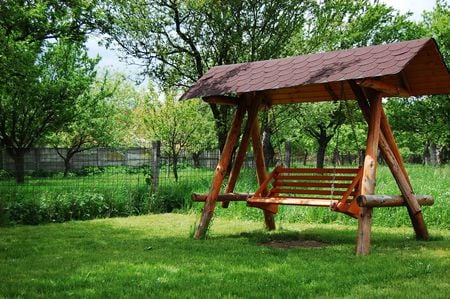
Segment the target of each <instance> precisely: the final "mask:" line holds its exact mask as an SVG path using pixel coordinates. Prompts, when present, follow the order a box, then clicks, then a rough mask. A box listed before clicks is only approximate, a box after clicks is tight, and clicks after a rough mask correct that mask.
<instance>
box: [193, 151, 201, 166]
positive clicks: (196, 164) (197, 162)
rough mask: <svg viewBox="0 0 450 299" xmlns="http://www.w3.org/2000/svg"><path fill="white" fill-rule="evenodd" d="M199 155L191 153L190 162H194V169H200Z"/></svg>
mask: <svg viewBox="0 0 450 299" xmlns="http://www.w3.org/2000/svg"><path fill="white" fill-rule="evenodd" d="M200 155H201V153H200V152H198V153H192V161H193V162H194V168H200Z"/></svg>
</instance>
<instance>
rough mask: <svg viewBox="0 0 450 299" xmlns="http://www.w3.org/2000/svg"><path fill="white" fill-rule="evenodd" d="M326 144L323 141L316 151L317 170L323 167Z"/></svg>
mask: <svg viewBox="0 0 450 299" xmlns="http://www.w3.org/2000/svg"><path fill="white" fill-rule="evenodd" d="M327 144H328V143H324V142H323V141H322V142H320V143H319V148H318V149H317V156H316V167H317V168H323V165H324V163H325V152H326V150H327Z"/></svg>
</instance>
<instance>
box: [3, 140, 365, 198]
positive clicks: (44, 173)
mask: <svg viewBox="0 0 450 299" xmlns="http://www.w3.org/2000/svg"><path fill="white" fill-rule="evenodd" d="M58 151H59V153H61V154H63V155H64V154H65V153H66V151H67V150H66V149H58V150H56V149H53V148H33V149H32V150H30V151H29V152H27V153H26V155H25V159H24V162H25V163H24V168H25V173H26V178H25V183H24V184H20V185H18V184H16V183H15V180H14V169H15V165H14V160H13V159H12V158H11V157H10V156H9V155H8V153H7V151H6V150H4V149H3V150H1V151H0V197H5V196H6V197H17V194H23V193H24V192H25V193H31V194H38V193H42V192H49V191H55V192H63V191H65V192H68V191H70V190H74V191H80V190H81V191H96V192H98V190H102V192H105V190H108V192H117V190H122V191H123V190H128V192H134V191H133V190H137V189H140V190H141V192H146V190H147V191H148V190H149V188H153V189H156V188H159V187H167V186H171V185H173V184H175V183H183V184H184V185H188V184H197V183H198V182H199V181H201V182H202V183H201V186H200V185H199V186H198V188H200V189H202V190H198V191H202V192H204V191H207V190H208V185H209V182H210V181H211V178H212V174H213V171H214V169H215V167H216V165H217V163H218V161H219V157H220V155H219V151H218V150H213V151H205V152H203V153H201V154H200V155H199V156H192V155H191V154H189V153H186V152H181V153H180V155H179V157H178V163H177V174H178V177H177V179H175V175H174V166H173V160H172V159H171V157H170V156H167V155H165V154H164V152H163V151H161V143H160V142H153V143H152V147H151V148H94V149H90V150H86V151H83V152H80V153H77V154H75V155H74V157H73V158H72V159H71V161H70V170H69V172H68V173H67V175H66V176H65V175H64V170H65V163H64V160H63V158H62V157H61V156H60V154H59V153H58ZM344 158H345V157H344ZM341 160H345V159H343V158H342V157H341ZM347 160H349V161H353V162H355V161H356V160H357V156H356V155H348V156H347ZM280 163H283V164H285V165H287V166H292V167H298V166H300V165H301V166H302V167H305V166H307V167H308V166H310V167H311V166H314V163H315V161H314V159H311V157H310V156H309V155H307V154H305V153H303V152H300V153H299V152H295V151H293V150H292V146H291V145H290V143H289V142H287V143H286V145H285V147H284V148H283V150H282V151H280V150H278V152H276V154H275V156H274V157H273V159H272V161H270V162H269V161H268V164H271V165H269V167H268V168H271V167H273V166H274V165H275V164H280ZM326 163H328V166H330V165H333V164H334V163H335V161H333V160H332V159H327V160H326ZM253 169H254V159H253V156H252V154H251V151H250V152H249V153H248V154H247V157H246V159H245V162H244V165H243V171H244V172H245V171H246V170H252V171H253ZM178 185H179V184H178ZM18 191H20V192H18ZM246 191H247V190H246Z"/></svg>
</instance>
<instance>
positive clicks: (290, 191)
mask: <svg viewBox="0 0 450 299" xmlns="http://www.w3.org/2000/svg"><path fill="white" fill-rule="evenodd" d="M331 191H332V190H325V189H323V190H317V189H288V188H278V187H276V188H273V189H272V190H271V191H270V192H271V193H287V194H317V195H331V194H332V193H333V195H343V194H344V193H345V191H339V190H334V191H333V192H331ZM350 195H354V192H352V193H350Z"/></svg>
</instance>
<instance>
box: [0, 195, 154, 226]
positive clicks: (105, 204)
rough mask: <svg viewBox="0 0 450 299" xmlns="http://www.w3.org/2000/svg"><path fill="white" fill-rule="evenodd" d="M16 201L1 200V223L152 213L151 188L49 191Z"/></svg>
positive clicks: (24, 196) (25, 222) (45, 221)
mask: <svg viewBox="0 0 450 299" xmlns="http://www.w3.org/2000/svg"><path fill="white" fill-rule="evenodd" d="M18 196H20V198H19V199H18V198H17V197H16V200H14V201H10V202H5V201H0V224H2V225H6V224H41V223H49V222H64V221H70V220H88V219H94V218H104V217H117V216H130V215H140V214H145V213H148V211H149V209H148V206H149V195H148V192H147V188H145V187H143V188H138V190H134V191H130V190H128V189H123V190H112V191H110V192H104V193H99V192H92V191H91V192H89V191H84V192H73V191H64V192H60V193H52V192H45V193H41V194H39V195H38V196H36V197H30V196H29V194H28V195H27V194H21V195H18Z"/></svg>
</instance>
